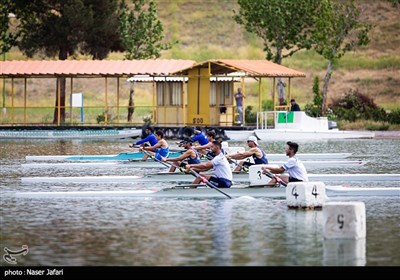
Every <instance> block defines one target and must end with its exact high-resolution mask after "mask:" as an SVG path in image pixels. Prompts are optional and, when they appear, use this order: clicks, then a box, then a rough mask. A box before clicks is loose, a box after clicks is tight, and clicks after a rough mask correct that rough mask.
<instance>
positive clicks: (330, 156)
mask: <svg viewBox="0 0 400 280" xmlns="http://www.w3.org/2000/svg"><path fill="white" fill-rule="evenodd" d="M179 154H180V153H177V152H176V151H173V152H171V153H170V157H177V156H179ZM351 155H352V154H351V153H315V154H314V153H305V154H301V153H299V154H297V157H298V158H299V159H301V160H339V159H344V158H348V157H350V156H351ZM142 157H143V152H122V153H119V154H114V155H54V156H26V157H25V159H26V161H69V160H70V161H73V160H75V161H79V160H82V161H98V160H103V161H104V160H135V159H141V158H142ZM267 157H268V159H269V160H271V161H272V160H287V156H286V155H285V154H267Z"/></svg>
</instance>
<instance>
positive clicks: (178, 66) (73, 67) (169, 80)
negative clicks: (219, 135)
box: [0, 59, 305, 125]
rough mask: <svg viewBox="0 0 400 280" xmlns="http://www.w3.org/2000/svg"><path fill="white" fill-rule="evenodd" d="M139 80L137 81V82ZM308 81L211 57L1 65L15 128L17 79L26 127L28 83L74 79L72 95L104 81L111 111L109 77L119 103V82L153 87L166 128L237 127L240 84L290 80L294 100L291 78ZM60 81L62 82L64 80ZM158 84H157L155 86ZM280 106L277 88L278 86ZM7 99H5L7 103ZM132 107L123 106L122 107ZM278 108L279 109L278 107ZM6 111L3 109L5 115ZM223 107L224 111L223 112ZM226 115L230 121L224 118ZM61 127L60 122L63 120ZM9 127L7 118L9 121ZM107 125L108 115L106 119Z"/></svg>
mask: <svg viewBox="0 0 400 280" xmlns="http://www.w3.org/2000/svg"><path fill="white" fill-rule="evenodd" d="M135 77H136V78H135ZM297 77H305V74H304V73H302V72H299V71H296V70H293V69H290V68H288V67H285V66H282V65H278V64H275V63H272V62H270V61H267V60H233V59H211V60H207V61H204V62H200V63H196V62H195V61H193V60H174V59H171V60H163V59H154V60H121V61H116V60H63V61H57V60H54V61H4V62H0V78H2V79H11V83H12V85H11V94H10V95H11V98H10V99H11V102H8V103H11V104H10V105H9V106H8V108H9V109H11V111H12V114H11V115H12V117H11V124H14V121H13V119H14V109H15V108H17V107H16V106H14V98H15V93H14V79H16V78H22V79H24V84H25V86H24V99H25V102H24V107H23V108H22V107H19V108H18V109H22V110H16V111H18V114H21V111H23V112H24V118H23V121H21V122H22V123H23V124H29V123H28V117H27V113H26V112H27V108H29V107H30V104H29V100H28V101H27V100H26V95H27V91H28V88H27V83H26V79H37V78H70V91H71V95H72V93H73V91H74V83H73V81H74V79H76V78H104V79H105V86H104V105H103V110H104V111H107V110H108V109H110V106H109V104H108V103H109V101H108V85H107V84H108V83H107V79H108V78H116V79H117V85H118V86H117V97H116V98H117V99H119V96H120V93H119V79H120V78H126V79H129V81H131V82H151V83H153V98H152V100H151V102H149V103H150V104H149V106H151V107H152V116H153V122H154V123H157V124H160V125H221V123H224V124H225V125H232V124H233V123H234V120H235V106H234V104H233V103H234V102H233V94H234V93H233V91H234V83H237V82H238V81H240V82H241V84H242V87H244V79H245V78H254V79H256V80H257V81H258V82H259V84H260V85H261V79H262V78H273V84H275V78H288V79H289V87H288V89H289V91H288V94H289V98H290V79H291V78H297ZM58 83H59V79H58ZM154 85H155V86H154ZM57 88H58V98H59V102H58V103H57V104H58V105H56V107H57V109H58V112H59V113H60V110H61V108H64V109H65V106H64V107H63V106H62V105H60V104H61V102H60V85H59V84H58V87H57ZM273 91H274V92H273V97H274V104H275V106H276V98H275V87H273ZM258 96H259V111H261V103H262V102H261V101H262V100H261V96H262V95H261V86H259V92H258ZM4 99H5V96H4V95H3V104H5V102H4ZM116 103H117V104H118V106H116V111H117V112H116V115H117V116H118V118H117V119H116V121H117V124H119V123H120V119H119V115H120V112H119V111H120V108H119V107H120V106H119V102H118V100H117V102H116ZM122 107H124V108H126V106H121V108H122ZM276 107H277V106H276ZM4 109H5V108H3V111H4ZM222 109H223V110H222ZM221 117H223V118H224V119H223V120H222V118H221ZM58 120H59V123H58V125H60V118H58ZM3 124H4V120H3ZM105 124H106V125H107V116H106V120H105Z"/></svg>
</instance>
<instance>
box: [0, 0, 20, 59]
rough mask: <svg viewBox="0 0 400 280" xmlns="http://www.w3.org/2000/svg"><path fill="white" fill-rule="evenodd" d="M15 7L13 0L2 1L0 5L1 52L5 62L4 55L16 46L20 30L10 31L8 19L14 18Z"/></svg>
mask: <svg viewBox="0 0 400 280" xmlns="http://www.w3.org/2000/svg"><path fill="white" fill-rule="evenodd" d="M15 14H16V7H15V3H14V1H13V0H3V1H2V2H1V3H0V22H1V25H0V31H1V41H0V46H1V52H2V54H3V60H6V57H5V55H6V53H7V52H8V51H9V50H10V49H11V48H12V47H14V46H16V45H17V39H18V37H19V35H20V34H21V30H19V29H16V30H15V31H11V30H10V28H9V27H10V18H11V17H15V16H16V15H15Z"/></svg>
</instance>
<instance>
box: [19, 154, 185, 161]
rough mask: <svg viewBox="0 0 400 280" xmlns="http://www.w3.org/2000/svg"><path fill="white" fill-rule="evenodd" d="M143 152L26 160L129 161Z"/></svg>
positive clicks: (175, 155)
mask: <svg viewBox="0 0 400 280" xmlns="http://www.w3.org/2000/svg"><path fill="white" fill-rule="evenodd" d="M181 154H182V153H181V152H170V153H169V157H171V158H175V157H178V156H180V155H181ZM143 155H144V153H143V152H123V153H119V154H115V155H66V156H26V157H25V159H26V161H108V160H111V161H128V160H140V159H142V158H143Z"/></svg>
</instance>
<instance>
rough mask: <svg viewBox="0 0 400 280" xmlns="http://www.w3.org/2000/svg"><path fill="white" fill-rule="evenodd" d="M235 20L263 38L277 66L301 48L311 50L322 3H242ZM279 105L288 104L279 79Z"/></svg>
mask: <svg viewBox="0 0 400 280" xmlns="http://www.w3.org/2000/svg"><path fill="white" fill-rule="evenodd" d="M238 4H239V6H240V9H239V11H238V12H236V11H234V13H235V15H234V16H233V18H234V20H235V21H236V22H237V23H238V24H240V25H243V26H244V27H245V29H246V30H247V31H248V32H251V33H254V34H256V35H257V36H258V37H260V38H261V39H262V41H263V44H264V51H265V52H266V59H267V60H273V62H275V63H277V64H281V63H282V59H283V58H285V57H289V56H291V55H293V54H294V53H296V52H297V51H299V50H301V49H309V48H310V47H311V33H310V32H309V30H310V28H311V27H312V26H313V22H314V14H315V10H316V9H317V7H318V5H319V0H296V1H293V0H268V1H265V0H238ZM277 86H278V93H279V104H280V105H283V104H285V103H286V102H285V91H284V83H283V82H282V81H281V79H280V78H278V80H277Z"/></svg>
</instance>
